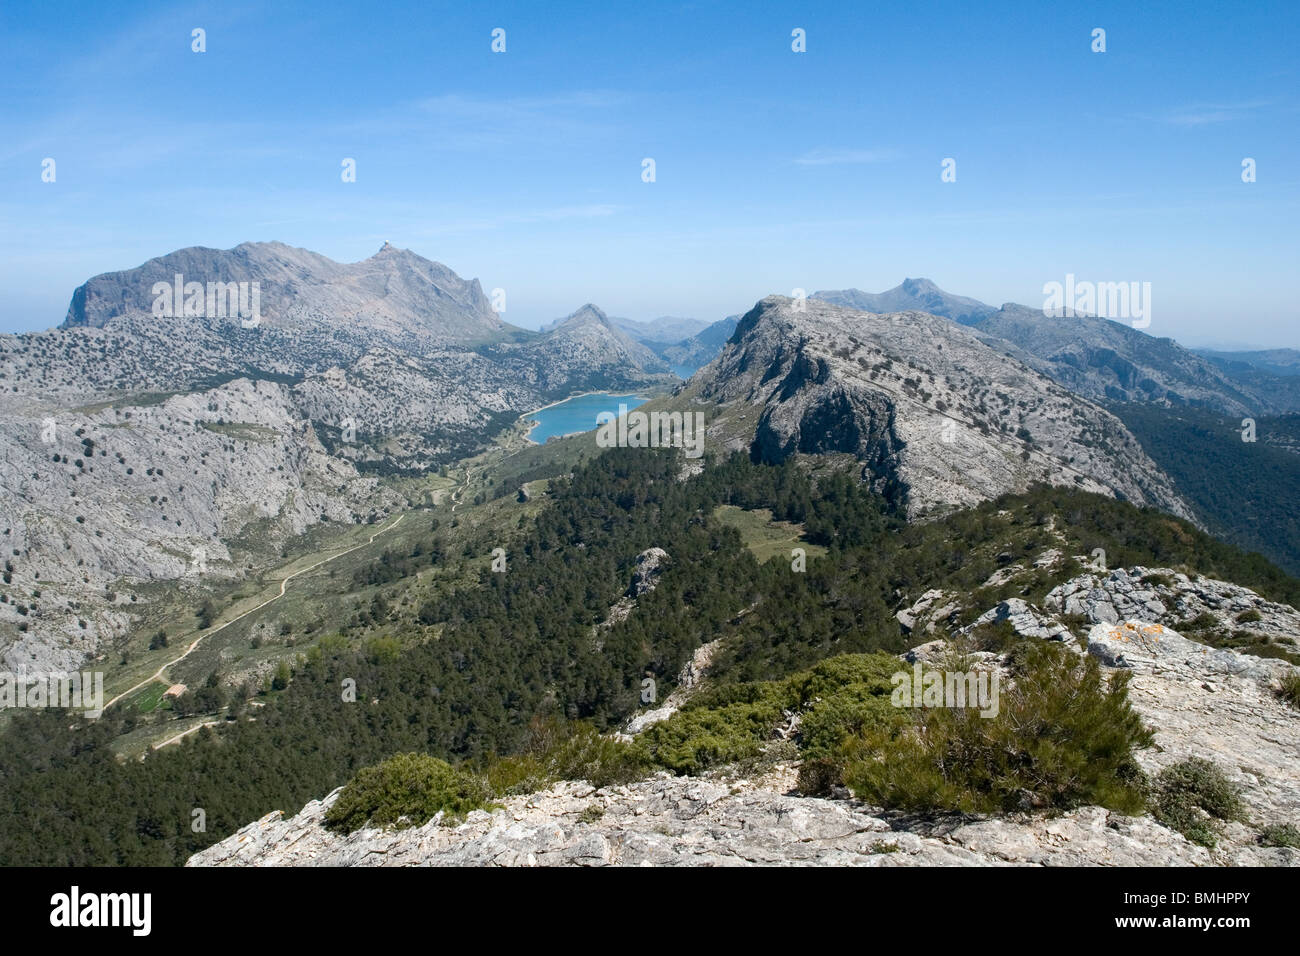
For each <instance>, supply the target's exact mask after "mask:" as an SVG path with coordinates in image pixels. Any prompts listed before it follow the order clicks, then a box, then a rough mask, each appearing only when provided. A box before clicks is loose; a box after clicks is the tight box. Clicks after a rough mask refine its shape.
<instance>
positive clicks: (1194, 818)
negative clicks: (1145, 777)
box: [1153, 757, 1243, 848]
mask: <svg viewBox="0 0 1300 956" xmlns="http://www.w3.org/2000/svg"><path fill="white" fill-rule="evenodd" d="M1153 797H1154V803H1155V808H1154V809H1155V818H1156V819H1157V820H1159V821H1160V822H1161V823H1163V824H1164V825H1165V826H1167V827H1169V828H1170V829H1173V830H1177V831H1178V832H1179V833H1181V834H1182V835H1183V836H1185V837H1187V839H1189V840H1191V841H1192V842H1193V843H1199V844H1200V845H1201V846H1204V847H1210V848H1213V847H1214V846H1215V844H1216V843H1217V842H1218V829H1219V823H1220V822H1221V821H1225V820H1239V819H1241V817H1242V813H1243V807H1242V803H1241V791H1240V788H1238V787H1237V785H1236V784H1234V783H1233V782H1232V781H1231V780H1229V779H1228V778H1227V776H1226V775H1225V774H1224V772H1223V770H1222V769H1220V768H1219V767H1218V765H1216V764H1214V763H1212V762H1211V761H1209V760H1202V759H1201V758H1199V757H1191V758H1188V759H1187V760H1181V761H1179V762H1178V763H1176V764H1173V765H1172V766H1169V767H1166V768H1165V769H1164V770H1162V771H1160V773H1159V774H1158V775H1157V776H1156V779H1155V786H1154V794H1153Z"/></svg>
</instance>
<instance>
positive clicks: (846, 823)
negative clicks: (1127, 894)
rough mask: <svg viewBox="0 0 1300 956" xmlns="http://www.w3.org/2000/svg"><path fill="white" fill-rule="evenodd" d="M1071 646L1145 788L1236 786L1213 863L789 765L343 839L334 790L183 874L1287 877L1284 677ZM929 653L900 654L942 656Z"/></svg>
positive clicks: (665, 779)
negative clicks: (800, 787) (739, 869)
mask: <svg viewBox="0 0 1300 956" xmlns="http://www.w3.org/2000/svg"><path fill="white" fill-rule="evenodd" d="M1013 610H1015V611H1016V613H1015V614H1013V615H1012V619H1015V620H1016V623H1017V624H1019V626H1018V627H1017V630H1024V631H1026V632H1029V631H1037V630H1041V631H1043V633H1044V634H1046V635H1051V637H1050V638H1049V639H1051V638H1056V639H1061V637H1063V636H1064V635H1061V634H1059V632H1057V631H1056V630H1055V629H1054V628H1052V627H1047V626H1045V624H1046V623H1048V622H1045V621H1044V620H1042V619H1041V617H1040V616H1039V615H1038V612H1037V611H1036V610H1035V609H1033V608H1027V609H1020V608H1016V609H1013ZM1020 610H1027V611H1028V612H1029V616H1028V617H1024V618H1023V619H1021V618H1022V616H1021V615H1020V613H1019V611H1020ZM1288 610H1289V609H1288ZM1094 620H1095V618H1094ZM1087 643H1088V653H1091V654H1093V655H1094V656H1095V657H1097V658H1098V660H1099V661H1100V662H1101V663H1102V664H1103V665H1104V667H1105V668H1106V669H1107V670H1108V671H1118V670H1119V669H1125V670H1128V671H1130V672H1131V673H1132V675H1133V679H1132V682H1131V683H1130V685H1129V686H1130V698H1131V700H1132V702H1133V706H1134V707H1135V709H1136V710H1137V711H1138V712H1139V713H1140V714H1141V715H1142V717H1143V719H1144V720H1145V722H1146V723H1147V724H1148V725H1149V726H1150V727H1152V729H1153V730H1154V731H1155V746H1153V747H1152V748H1150V749H1148V750H1144V751H1140V752H1139V753H1138V761H1139V763H1140V764H1141V765H1142V767H1143V769H1144V770H1145V771H1147V773H1149V774H1152V775H1154V774H1156V773H1158V772H1159V771H1160V770H1161V769H1163V768H1164V767H1167V766H1169V765H1171V764H1173V763H1176V762H1178V761H1181V760H1184V759H1186V758H1188V757H1201V758H1205V759H1209V760H1212V761H1214V762H1215V763H1217V764H1218V765H1219V766H1220V767H1221V768H1222V769H1223V770H1224V772H1225V773H1226V774H1227V775H1228V777H1229V778H1231V779H1232V780H1233V781H1234V782H1235V783H1236V784H1237V785H1238V786H1240V788H1241V792H1242V800H1243V803H1244V804H1245V807H1246V811H1247V817H1248V820H1247V822H1233V823H1227V824H1225V825H1224V827H1223V830H1222V832H1221V834H1220V837H1219V841H1218V845H1217V846H1216V847H1215V849H1213V850H1208V849H1206V848H1204V847H1201V846H1198V845H1195V844H1193V843H1190V842H1188V841H1187V840H1186V839H1185V838H1184V837H1183V836H1182V835H1181V834H1179V833H1177V832H1176V831H1173V830H1170V829H1168V828H1166V827H1164V826H1162V825H1161V824H1159V823H1158V822H1156V821H1155V820H1153V819H1151V818H1150V817H1146V816H1143V817H1126V816H1122V815H1120V814H1117V813H1113V812H1111V811H1109V810H1106V809H1103V808H1101V807H1083V808H1080V809H1077V810H1074V811H1072V812H1070V813H1066V814H1063V815H1060V816H1055V817H1049V816H1045V815H1029V814H1023V815H1011V816H997V817H989V818H972V817H961V816H954V815H945V816H929V817H915V816H900V815H897V814H893V813H887V812H885V811H882V810H881V809H880V808H877V807H871V806H868V805H866V804H863V803H861V802H858V801H856V800H852V799H825V798H816V797H803V796H799V795H798V794H797V793H796V792H795V791H794V786H795V780H796V777H797V771H798V765H797V763H796V762H793V761H790V762H787V763H777V764H775V765H774V766H772V767H770V768H769V769H767V770H766V771H763V772H762V775H761V776H755V777H753V778H752V779H745V778H741V777H737V776H736V775H735V774H734V772H733V773H731V774H729V773H727V772H726V771H722V772H719V773H716V774H713V775H710V776H706V777H699V778H689V777H673V776H669V775H667V774H661V775H659V776H657V777H654V778H651V779H648V780H644V781H641V782H639V783H635V784H632V785H629V786H620V787H610V788H606V789H599V790H598V789H595V788H593V787H591V786H590V785H588V784H586V783H582V782H572V781H567V782H563V783H559V784H557V785H555V786H554V787H552V788H550V789H549V790H545V791H542V792H539V793H535V794H531V795H529V796H524V797H516V798H512V799H508V800H506V801H504V805H503V807H502V808H501V809H498V810H495V811H494V812H491V813H487V812H484V811H475V812H473V813H471V814H470V815H469V816H468V818H467V819H466V820H465V821H464V822H462V823H460V824H458V825H455V826H442V825H441V821H439V820H437V819H436V818H435V820H433V821H430V822H429V823H428V824H426V825H425V826H422V827H418V828H411V829H407V830H377V829H362V830H358V831H356V832H355V833H353V834H351V835H349V836H346V837H345V836H340V835H337V834H334V833H331V832H330V831H328V830H326V829H325V828H324V826H323V825H322V821H323V818H324V815H325V811H326V810H327V809H328V808H329V806H330V805H331V804H332V803H333V802H334V800H335V799H337V797H338V793H339V791H337V790H336V791H335V792H334V793H331V794H330V795H329V796H327V797H325V798H324V799H323V800H318V801H312V802H311V803H309V804H307V806H306V807H304V808H303V809H302V811H301V812H300V813H298V814H297V815H296V816H293V817H290V818H287V819H286V818H285V817H284V816H283V815H282V814H281V813H280V812H278V811H277V812H275V813H271V814H268V815H267V816H265V817H263V818H262V819H261V820H258V821H257V822H255V823H252V824H249V825H248V826H246V827H244V828H243V829H242V830H240V831H239V832H238V833H235V834H234V835H233V836H231V837H229V838H227V839H225V840H223V841H222V842H220V843H217V844H215V845H213V846H211V847H209V848H208V849H206V850H204V851H203V852H201V853H198V854H196V855H195V856H193V857H191V858H190V860H189V861H188V863H187V865H188V866H480V865H496V866H547V865H578V866H608V865H621V866H663V865H670V866H671V865H684V866H692V865H716V866H729V865H739V866H743V865H764V864H770V865H862V866H983V865H988V866H1001V865H1014V864H1021V865H1057V866H1061V865H1064V866H1078V865H1100V866H1294V865H1300V851H1297V850H1295V849H1291V848H1285V847H1267V846H1263V845H1261V843H1260V840H1259V832H1260V830H1261V829H1262V828H1263V827H1265V826H1269V825H1276V824H1284V823H1292V824H1297V823H1300V712H1298V711H1296V710H1295V709H1293V708H1291V707H1289V706H1288V705H1286V704H1285V703H1283V702H1282V701H1281V700H1280V699H1279V698H1278V697H1277V696H1276V694H1275V693H1274V690H1273V688H1274V686H1275V685H1276V683H1277V681H1278V679H1279V678H1280V677H1281V676H1282V675H1283V674H1284V673H1286V672H1288V671H1290V670H1292V669H1293V668H1292V667H1291V665H1289V664H1287V663H1285V662H1283V661H1280V660H1272V659H1263V658H1259V657H1252V656H1249V655H1245V654H1238V653H1236V652H1234V651H1228V650H1218V649H1214V648H1209V647H1206V646H1205V645H1203V644H1200V643H1197V642H1195V641H1191V640H1188V639H1187V638H1184V637H1182V636H1181V635H1180V634H1178V633H1177V632H1176V631H1174V630H1172V629H1171V628H1169V627H1168V626H1165V625H1161V624H1159V623H1157V622H1154V621H1142V620H1127V621H1125V620H1120V621H1117V622H1115V623H1109V622H1106V621H1097V623H1095V625H1094V626H1093V627H1092V628H1091V630H1090V632H1089V633H1088V638H1087ZM943 644H944V642H943V641H934V642H931V643H930V644H928V645H924V646H922V647H918V648H916V649H915V650H914V651H913V652H911V654H912V655H915V656H922V657H924V656H927V655H928V654H932V653H936V652H941V651H942V645H943ZM1076 646H1077V645H1076ZM918 652H919V653H918ZM1082 652H1083V651H1082V648H1080V653H1082Z"/></svg>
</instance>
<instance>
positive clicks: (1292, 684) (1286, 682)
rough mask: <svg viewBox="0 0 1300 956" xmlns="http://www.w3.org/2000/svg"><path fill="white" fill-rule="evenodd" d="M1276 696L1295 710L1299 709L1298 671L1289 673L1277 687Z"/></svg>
mask: <svg viewBox="0 0 1300 956" xmlns="http://www.w3.org/2000/svg"><path fill="white" fill-rule="evenodd" d="M1277 696H1278V697H1280V698H1282V700H1284V701H1285V702H1286V703H1288V704H1290V705H1291V706H1292V707H1295V708H1296V709H1300V671H1289V672H1288V673H1287V674H1286V675H1285V676H1283V678H1282V681H1281V683H1279V684H1278V687H1277Z"/></svg>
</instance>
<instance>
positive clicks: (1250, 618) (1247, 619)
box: [1237, 607, 1263, 624]
mask: <svg viewBox="0 0 1300 956" xmlns="http://www.w3.org/2000/svg"><path fill="white" fill-rule="evenodd" d="M1262 619H1263V615H1262V614H1260V613H1259V611H1257V610H1255V608H1253V607H1252V608H1250V609H1249V610H1245V611H1242V612H1241V613H1240V614H1238V615H1237V623H1238V624H1253V623H1254V622H1255V621H1258V620H1262Z"/></svg>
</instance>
